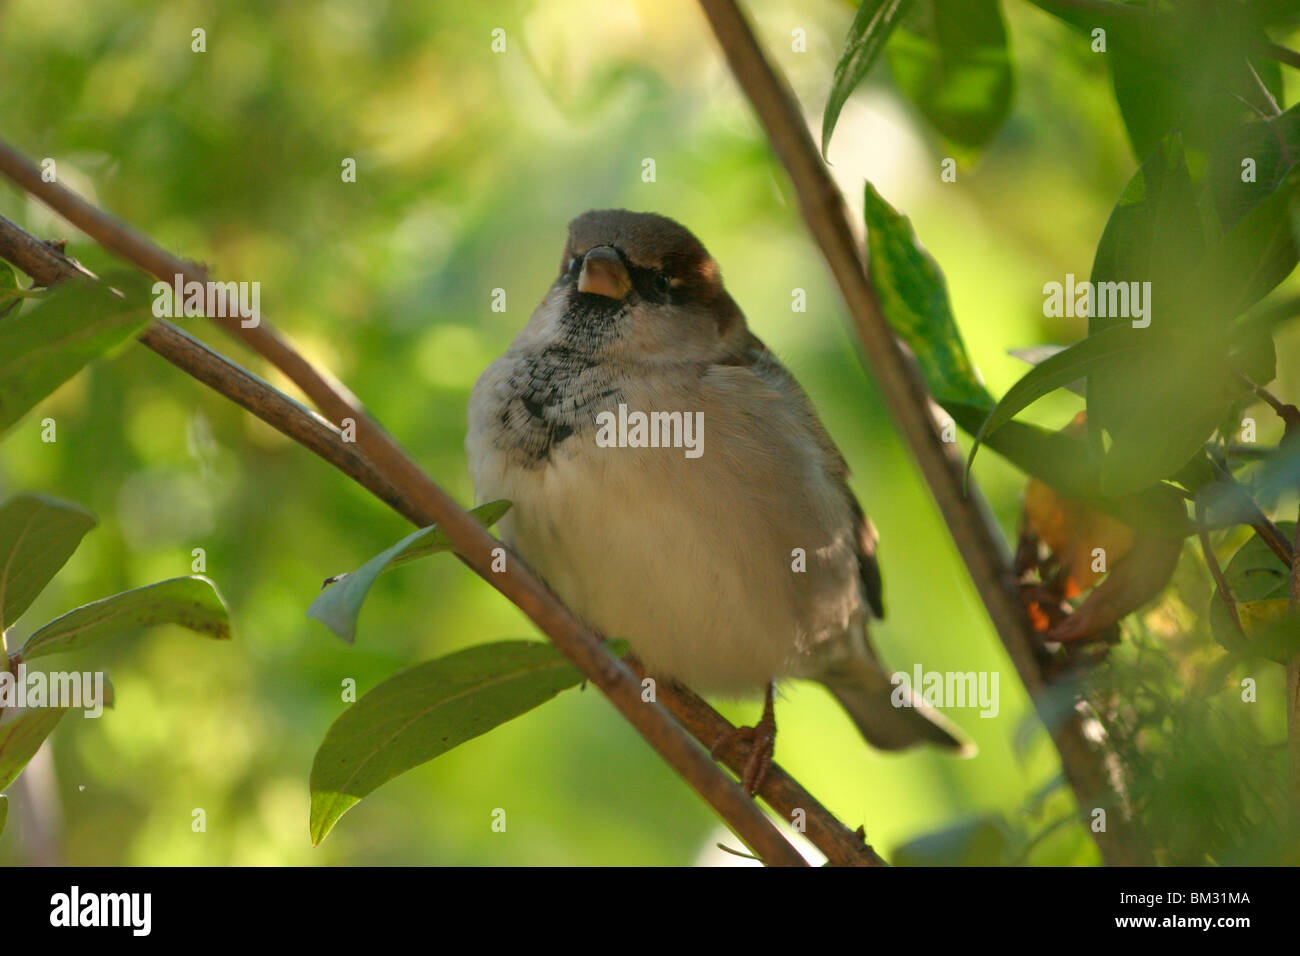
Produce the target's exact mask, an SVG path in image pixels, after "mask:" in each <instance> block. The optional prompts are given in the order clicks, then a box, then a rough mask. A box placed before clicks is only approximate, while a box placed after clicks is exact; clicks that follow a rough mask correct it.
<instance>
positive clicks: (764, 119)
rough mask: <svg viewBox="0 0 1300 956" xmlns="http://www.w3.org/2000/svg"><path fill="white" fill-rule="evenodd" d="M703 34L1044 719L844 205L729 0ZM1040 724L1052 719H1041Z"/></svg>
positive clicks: (996, 544)
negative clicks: (766, 151)
mask: <svg viewBox="0 0 1300 956" xmlns="http://www.w3.org/2000/svg"><path fill="white" fill-rule="evenodd" d="M700 6H701V7H702V8H703V10H704V14H705V16H706V17H707V18H708V20H709V24H710V26H711V27H712V28H713V33H714V35H715V36H716V37H717V39H718V43H719V45H720V46H721V47H722V51H723V53H724V54H725V56H726V58H727V62H728V64H729V65H730V67H731V72H732V73H733V74H734V76H735V78H736V82H737V83H738V84H739V85H740V87H741V89H742V90H743V91H744V93H745V95H746V96H747V97H748V98H749V100H750V103H751V104H752V105H753V107H754V111H755V112H756V113H757V114H758V118H759V120H760V122H761V123H762V124H763V128H764V129H765V130H766V131H767V136H768V140H769V142H770V143H771V146H772V148H773V149H774V150H775V152H776V154H777V156H778V157H779V158H780V160H781V162H782V164H783V165H784V166H785V168H786V172H787V173H788V174H789V176H790V179H791V182H792V183H793V185H794V189H795V193H796V195H797V196H798V199H799V207H800V210H801V212H802V213H803V217H804V220H805V222H806V223H807V225H808V228H809V231H810V232H811V233H812V235H813V238H814V239H815V240H816V241H817V244H818V245H819V246H820V247H821V251H822V254H823V255H824V256H825V259H826V262H827V264H828V265H829V266H830V269H831V272H832V273H833V274H834V276H835V279H836V282H837V283H838V284H839V287H840V292H841V294H842V295H843V296H844V300H845V303H846V305H847V306H848V311H849V315H850V317H851V318H852V320H853V324H854V328H855V329H856V331H857V334H858V337H859V339H860V341H861V344H862V350H861V351H862V355H863V357H864V358H865V360H866V362H867V364H868V366H869V367H870V371H871V373H872V375H873V377H874V379H875V381H876V384H877V386H878V387H879V389H880V392H881V394H882V396H883V397H884V400H885V403H886V405H887V406H888V408H889V411H890V413H891V415H892V417H893V420H894V422H895V424H896V425H897V426H898V428H899V430H900V432H901V433H902V435H903V438H904V440H905V441H906V442H907V445H908V447H909V448H910V449H911V451H912V454H913V456H914V457H915V458H916V460H917V463H918V464H919V466H920V468H921V472H922V474H923V475H924V477H925V480H926V482H927V484H928V485H929V487H930V491H931V493H932V494H933V495H934V498H935V501H936V502H937V504H938V506H939V509H940V511H941V512H942V513H943V516H944V518H945V519H946V520H947V523H948V528H949V531H950V532H951V534H952V537H953V541H954V543H955V544H956V546H957V549H958V551H959V552H960V554H961V555H962V558H963V559H964V560H965V562H966V567H967V569H968V571H969V573H970V575H971V579H972V581H973V582H974V584H975V587H976V590H977V591H978V592H979V594H980V596H981V598H982V599H983V601H984V606H985V608H986V609H987V611H988V613H989V617H990V618H991V619H992V621H993V625H994V627H995V628H996V629H997V632H998V635H999V636H1000V637H1001V639H1002V642H1003V644H1004V646H1005V647H1006V649H1007V652H1008V654H1009V655H1010V657H1011V660H1012V662H1013V663H1014V664H1015V666H1016V670H1017V671H1018V672H1019V675H1020V679H1021V681H1022V682H1023V683H1024V685H1025V688H1026V689H1027V690H1028V691H1029V694H1030V696H1031V698H1032V699H1033V700H1034V702H1035V706H1036V707H1039V708H1040V710H1039V713H1040V716H1042V717H1043V718H1044V720H1045V722H1048V718H1049V717H1050V718H1053V719H1055V718H1057V717H1059V715H1054V714H1052V713H1051V712H1050V711H1047V710H1045V709H1044V708H1045V698H1044V695H1043V691H1044V689H1045V681H1044V678H1043V675H1042V673H1041V671H1040V670H1039V666H1038V663H1037V661H1036V659H1035V655H1034V651H1033V640H1034V636H1033V628H1032V626H1031V624H1030V622H1029V618H1028V616H1027V614H1026V613H1025V609H1024V606H1023V605H1022V604H1021V603H1020V600H1019V598H1018V596H1017V594H1016V590H1015V578H1014V574H1013V573H1012V571H1011V567H1010V555H1009V553H1008V548H1007V544H1006V542H1005V541H1004V540H1003V538H1002V533H1001V531H1000V529H999V528H998V527H997V525H996V522H995V521H993V520H992V518H991V516H990V514H989V512H988V510H987V508H986V507H982V506H981V502H982V499H980V498H978V497H977V496H976V495H974V494H972V495H971V496H970V497H967V496H966V495H964V494H963V491H962V474H963V469H962V463H961V461H960V456H959V455H958V454H957V451H956V449H957V446H956V445H954V444H948V443H945V442H944V441H943V440H942V431H941V424H940V422H939V421H938V419H937V418H936V416H935V415H934V414H933V412H932V410H931V409H932V402H931V398H930V396H929V393H928V391H927V389H926V387H925V383H924V381H923V380H922V379H921V376H920V374H919V371H918V370H917V368H916V366H915V363H913V362H909V361H908V360H907V359H906V357H905V353H904V351H903V349H902V348H901V346H900V344H899V342H898V341H897V339H896V338H895V336H894V334H893V331H892V330H891V328H890V326H889V323H888V321H887V320H886V319H885V316H884V313H883V312H882V310H881V308H880V302H879V298H878V296H877V294H876V290H875V288H874V286H873V285H872V283H871V280H870V278H869V276H868V274H867V271H866V269H865V268H864V265H863V261H862V256H861V254H860V251H859V249H858V245H857V243H856V242H855V240H854V238H853V232H852V230H851V228H850V226H849V220H848V217H847V215H846V212H845V207H844V199H843V197H842V196H841V195H840V192H839V190H838V189H837V188H836V187H835V184H834V182H833V181H832V180H831V178H830V176H829V174H828V173H827V171H826V167H825V165H824V164H823V162H822V159H821V155H820V153H819V152H818V149H817V146H816V144H815V143H814V142H813V140H812V137H811V136H810V134H809V132H808V125H807V123H806V122H805V120H804V117H803V114H802V112H801V111H800V109H799V106H798V103H797V102H796V100H795V99H794V95H793V94H792V93H791V92H790V90H789V88H788V86H787V85H786V83H785V82H784V80H783V79H782V78H780V77H779V76H778V74H777V73H776V72H775V70H774V68H773V67H772V65H771V64H770V63H769V62H768V60H767V58H766V57H765V56H764V54H763V51H762V48H761V47H760V46H759V44H758V41H757V40H756V39H755V37H754V34H753V31H752V30H751V29H750V26H749V24H748V22H746V20H745V18H744V16H743V15H742V14H741V12H740V10H739V8H738V7H737V6H736V4H735V2H734V0H700ZM1048 725H1049V726H1052V723H1050V722H1048ZM1053 740H1054V742H1055V744H1056V748H1057V750H1058V751H1059V753H1060V756H1061V765H1062V769H1063V770H1064V772H1065V776H1066V779H1067V780H1068V781H1069V782H1070V785H1071V787H1072V788H1073V790H1074V793H1075V797H1076V799H1077V801H1078V804H1079V807H1080V810H1081V811H1082V812H1084V813H1086V812H1088V811H1090V810H1091V809H1093V808H1095V807H1108V808H1113V812H1111V823H1112V825H1111V826H1110V827H1109V828H1108V829H1107V830H1106V831H1105V832H1103V833H1093V837H1094V839H1095V840H1096V842H1097V845H1098V847H1099V849H1100V850H1101V853H1102V856H1103V858H1104V859H1105V860H1106V861H1107V862H1108V863H1132V864H1137V863H1149V862H1151V859H1152V858H1151V855H1150V851H1149V850H1148V848H1147V846H1146V842H1145V840H1143V839H1142V837H1141V835H1140V834H1139V833H1138V832H1137V830H1136V827H1135V825H1134V824H1133V822H1132V821H1131V820H1129V819H1127V818H1126V817H1125V815H1124V814H1123V813H1122V812H1120V802H1119V797H1118V794H1117V792H1116V787H1115V786H1114V784H1113V782H1112V780H1111V779H1110V774H1109V772H1108V770H1107V768H1106V765H1105V763H1104V760H1103V755H1102V754H1101V753H1100V752H1099V751H1098V749H1097V748H1096V747H1094V746H1093V745H1092V744H1091V743H1090V742H1089V741H1088V739H1087V738H1086V737H1085V736H1084V733H1083V728H1082V722H1081V718H1080V717H1079V715H1077V714H1074V713H1072V714H1071V715H1070V716H1069V717H1068V718H1067V719H1066V720H1064V721H1063V722H1057V723H1056V725H1055V729H1054V733H1053Z"/></svg>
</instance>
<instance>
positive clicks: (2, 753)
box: [0, 707, 68, 790]
mask: <svg viewBox="0 0 1300 956" xmlns="http://www.w3.org/2000/svg"><path fill="white" fill-rule="evenodd" d="M67 712H68V710H67V708H66V707H34V708H31V709H28V710H22V711H19V712H18V716H16V717H12V718H10V719H7V720H5V721H3V722H0V790H3V789H5V788H6V787H8V786H9V784H11V783H13V782H14V779H15V778H16V777H17V776H18V774H19V773H21V772H22V769H23V767H25V766H27V762H28V761H29V760H31V759H32V757H34V756H36V751H38V750H40V749H41V743H42V742H43V741H44V740H45V738H46V737H48V736H49V735H50V731H52V730H53V729H54V727H55V725H57V724H58V722H59V721H60V720H62V719H63V715H64V714H66V713H67Z"/></svg>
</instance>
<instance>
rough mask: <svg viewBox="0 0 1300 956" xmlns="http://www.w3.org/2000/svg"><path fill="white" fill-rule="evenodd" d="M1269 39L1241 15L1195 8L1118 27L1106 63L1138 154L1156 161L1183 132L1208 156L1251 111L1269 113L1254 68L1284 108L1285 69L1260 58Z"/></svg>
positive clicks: (1174, 7)
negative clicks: (1163, 145) (1165, 142)
mask: <svg viewBox="0 0 1300 956" xmlns="http://www.w3.org/2000/svg"><path fill="white" fill-rule="evenodd" d="M1225 7H1226V5H1225ZM1265 39H1266V36H1265V33H1264V31H1263V30H1262V29H1261V28H1260V27H1259V26H1258V25H1257V24H1254V23H1251V22H1250V17H1249V16H1246V15H1242V13H1241V12H1240V11H1237V10H1233V11H1232V12H1228V11H1227V10H1226V9H1223V10H1217V9H1214V8H1213V7H1207V8H1204V9H1202V8H1200V7H1195V5H1190V6H1189V5H1179V4H1171V5H1169V7H1168V9H1166V10H1162V11H1160V12H1159V13H1157V14H1152V15H1138V16H1130V17H1126V18H1124V19H1123V20H1118V21H1117V22H1114V23H1112V24H1111V25H1110V26H1109V27H1108V28H1107V43H1108V48H1107V53H1106V60H1107V62H1108V63H1109V64H1110V66H1111V74H1112V77H1113V79H1114V85H1115V99H1116V101H1117V103H1118V104H1119V108H1120V114H1121V116H1122V117H1123V119H1124V126H1125V128H1126V130H1127V131H1128V135H1129V140H1130V142H1131V143H1132V144H1133V151H1134V155H1136V156H1137V157H1138V158H1139V159H1141V158H1142V157H1144V156H1147V155H1149V154H1150V152H1151V151H1152V150H1153V149H1155V147H1156V146H1157V144H1159V142H1160V141H1161V140H1162V139H1164V138H1165V137H1166V136H1167V135H1168V134H1169V133H1170V132H1171V131H1173V130H1176V129H1177V130H1181V131H1182V134H1183V136H1184V137H1185V138H1186V140H1187V143H1188V146H1189V148H1191V149H1193V150H1194V151H1196V152H1198V153H1206V152H1208V151H1209V150H1210V149H1212V148H1213V146H1214V144H1216V143H1217V142H1219V140H1220V139H1221V138H1222V137H1223V135H1224V134H1225V133H1226V132H1227V131H1228V130H1230V129H1231V128H1232V127H1233V126H1235V125H1237V124H1239V123H1241V122H1242V121H1243V120H1244V119H1246V118H1248V117H1249V116H1250V115H1251V112H1252V111H1251V106H1250V105H1247V104H1253V105H1254V106H1255V107H1256V108H1263V107H1264V100H1263V97H1262V96H1261V94H1260V92H1259V88H1258V83H1257V82H1256V80H1255V77H1254V76H1252V75H1251V70H1252V69H1253V70H1254V72H1255V74H1256V75H1258V77H1259V78H1260V80H1261V81H1262V82H1263V84H1264V86H1265V87H1266V88H1268V90H1269V92H1270V93H1271V94H1272V96H1273V97H1274V99H1275V100H1278V101H1281V99H1282V74H1281V69H1280V68H1279V66H1278V64H1277V63H1276V62H1274V61H1272V60H1270V59H1268V58H1266V57H1263V56H1260V55H1259V54H1258V53H1257V52H1256V48H1257V46H1258V44H1260V43H1261V42H1262V41H1264V40H1265Z"/></svg>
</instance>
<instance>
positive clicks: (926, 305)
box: [863, 183, 993, 408]
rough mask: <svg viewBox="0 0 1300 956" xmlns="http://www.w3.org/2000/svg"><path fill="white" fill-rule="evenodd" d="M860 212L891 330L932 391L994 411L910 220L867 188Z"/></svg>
mask: <svg viewBox="0 0 1300 956" xmlns="http://www.w3.org/2000/svg"><path fill="white" fill-rule="evenodd" d="M863 212H864V215H865V217H866V221H867V249H868V252H869V254H870V260H871V276H872V278H873V279H874V280H875V283H876V288H877V291H878V293H879V295H880V305H881V308H882V309H883V310H884V312H885V317H886V318H888V319H889V323H890V325H892V326H893V327H894V330H895V331H896V332H898V334H899V335H901V336H902V337H903V340H904V341H906V342H907V344H908V346H909V347H910V348H911V349H912V351H913V352H914V353H915V354H916V358H917V361H918V363H919V364H920V366H921V372H922V374H923V375H924V377H925V380H926V384H928V385H929V387H930V391H931V392H932V393H933V394H934V397H935V398H936V399H938V401H939V403H940V404H946V403H947V402H949V401H954V402H961V403H964V404H968V405H975V406H979V405H986V406H987V407H989V408H992V407H993V397H992V396H991V395H989V393H988V390H987V389H986V388H985V387H984V385H983V383H982V382H981V381H980V380H979V375H978V374H977V373H976V371H975V366H974V365H973V364H972V363H971V360H970V357H969V356H968V355H967V354H966V346H965V344H964V343H963V342H962V339H961V333H960V332H958V331H957V322H956V320H955V319H954V318H953V315H952V309H951V308H950V306H949V305H948V288H947V286H946V284H945V283H944V281H943V273H942V272H941V271H940V270H939V266H938V265H937V264H936V263H935V261H934V259H932V258H931V257H930V254H929V253H927V252H926V251H925V250H924V249H923V248H921V246H920V245H919V243H918V242H917V240H916V234H915V233H914V232H913V230H912V223H911V221H910V220H909V219H908V218H907V217H906V216H904V215H902V214H900V213H899V212H898V211H897V210H895V209H894V208H893V207H892V206H891V205H889V203H888V202H886V201H885V199H884V198H883V197H881V195H880V193H878V192H876V189H875V187H874V186H872V185H871V183H867V184H866V190H865V192H864V198H863Z"/></svg>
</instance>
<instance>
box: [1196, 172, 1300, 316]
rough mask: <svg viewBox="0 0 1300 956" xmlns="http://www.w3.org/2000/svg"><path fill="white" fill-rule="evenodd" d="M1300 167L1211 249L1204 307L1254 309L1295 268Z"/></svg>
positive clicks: (1204, 270) (1203, 273)
mask: <svg viewBox="0 0 1300 956" xmlns="http://www.w3.org/2000/svg"><path fill="white" fill-rule="evenodd" d="M1297 197H1300V170H1294V169H1293V170H1292V173H1291V175H1290V176H1289V177H1288V178H1287V179H1286V181H1285V182H1283V183H1282V184H1281V185H1279V186H1278V187H1277V189H1276V190H1275V191H1274V192H1273V193H1271V194H1270V195H1269V196H1267V197H1266V198H1264V199H1262V200H1261V201H1260V202H1259V203H1258V204H1257V205H1255V206H1254V207H1253V208H1251V209H1250V210H1249V211H1247V212H1246V213H1245V215H1243V216H1242V217H1241V218H1240V219H1239V220H1238V221H1237V222H1236V223H1234V224H1233V226H1232V227H1231V228H1230V229H1229V230H1228V231H1227V233H1226V234H1224V236H1223V237H1222V238H1221V239H1220V240H1219V242H1218V243H1216V244H1215V245H1214V246H1212V247H1211V248H1210V249H1209V251H1208V252H1206V254H1205V259H1204V262H1203V263H1202V265H1201V268H1200V269H1198V270H1197V273H1198V276H1199V282H1198V283H1197V286H1198V288H1199V289H1200V293H1201V294H1200V296H1199V297H1198V298H1199V299H1200V302H1201V304H1202V307H1203V308H1204V309H1206V310H1208V311H1210V312H1212V313H1214V314H1218V315H1223V316H1228V317H1231V316H1235V315H1238V314H1240V313H1241V312H1244V311H1245V310H1246V309H1249V308H1250V307H1251V306H1253V305H1254V304H1255V303H1256V302H1258V301H1259V300H1260V299H1262V298H1264V296H1266V295H1268V294H1269V293H1270V292H1272V291H1273V289H1275V288H1276V287H1277V286H1278V284H1279V283H1280V282H1281V281H1282V280H1283V279H1285V278H1286V277H1287V276H1289V275H1290V274H1291V272H1292V271H1293V270H1294V269H1295V267H1296V263H1297V261H1300V248H1298V247H1297V242H1296V231H1297V205H1298V204H1297Z"/></svg>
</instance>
